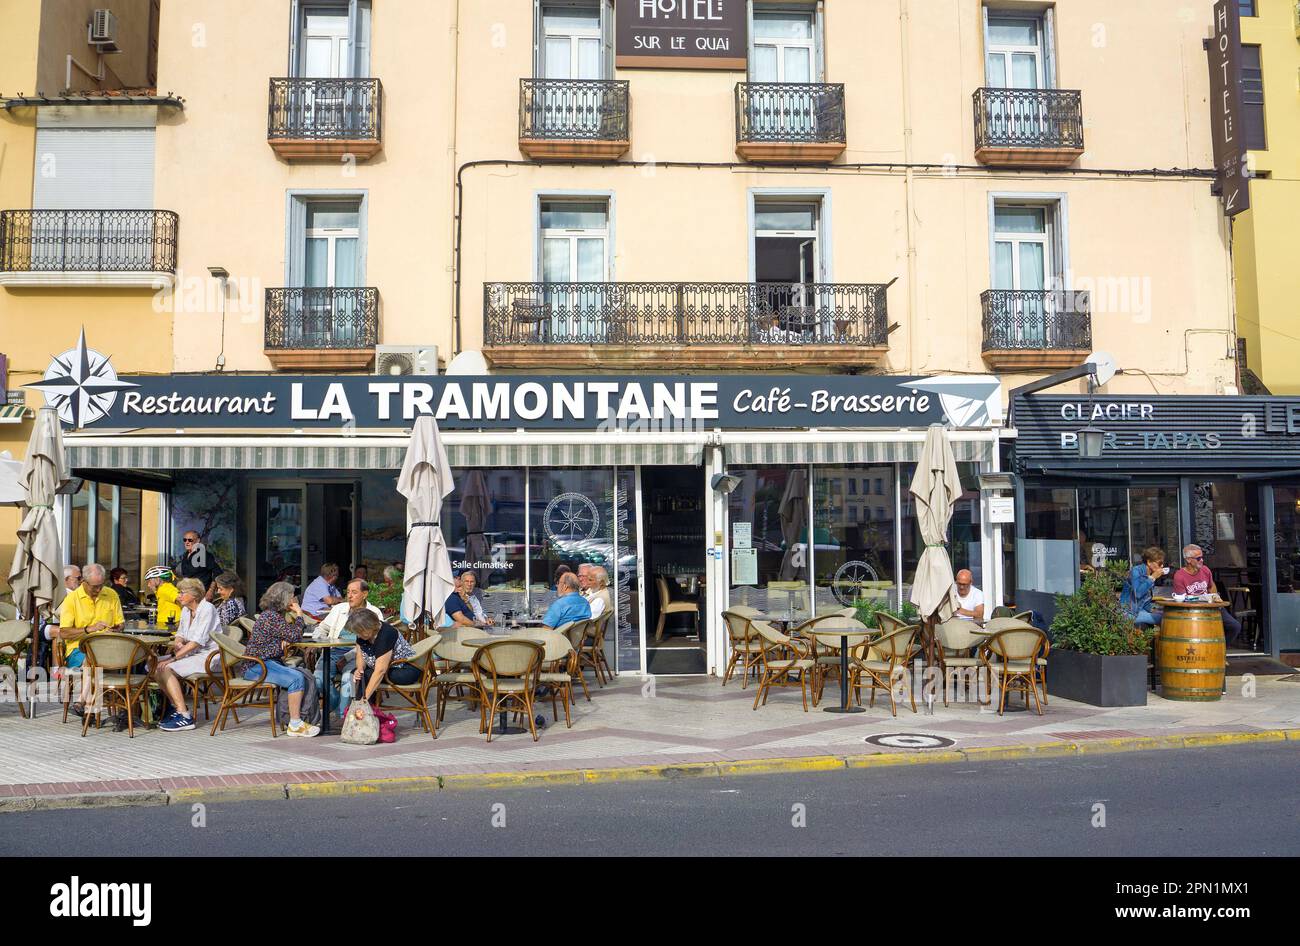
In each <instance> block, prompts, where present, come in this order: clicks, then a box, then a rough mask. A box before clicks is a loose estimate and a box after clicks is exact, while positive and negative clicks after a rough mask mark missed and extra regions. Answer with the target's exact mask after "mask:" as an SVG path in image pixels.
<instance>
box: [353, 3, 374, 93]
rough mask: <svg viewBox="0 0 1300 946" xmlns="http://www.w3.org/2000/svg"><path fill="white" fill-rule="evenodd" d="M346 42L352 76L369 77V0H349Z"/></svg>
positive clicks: (358, 77)
mask: <svg viewBox="0 0 1300 946" xmlns="http://www.w3.org/2000/svg"><path fill="white" fill-rule="evenodd" d="M348 42H349V44H350V45H351V47H352V57H351V58H352V63H351V65H352V76H353V78H357V79H368V78H370V0H349V2H348Z"/></svg>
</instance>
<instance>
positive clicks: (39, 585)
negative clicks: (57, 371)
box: [9, 407, 68, 662]
mask: <svg viewBox="0 0 1300 946" xmlns="http://www.w3.org/2000/svg"><path fill="white" fill-rule="evenodd" d="M18 478H19V484H20V485H21V486H22V488H23V493H24V499H23V502H22V506H23V509H24V512H23V519H22V522H21V523H20V524H19V526H18V534H17V538H18V547H17V549H15V550H14V562H13V565H12V566H11V567H10V569H9V586H10V587H11V588H12V589H13V595H14V604H16V605H17V606H18V607H19V608H20V609H21V610H22V613H23V615H24V616H25V617H27V618H29V619H30V620H31V622H32V648H31V651H30V653H29V657H28V660H29V662H30V661H31V660H32V659H34V657H35V655H36V653H37V646H38V644H39V643H40V638H39V636H38V635H39V634H40V622H41V618H44V619H45V620H47V621H49V620H53V619H54V616H55V615H56V614H57V613H58V608H59V605H60V604H61V603H62V602H63V597H64V594H65V590H64V587H63V552H62V550H61V549H60V548H59V526H58V523H57V522H56V521H55V518H54V495H55V493H56V492H58V490H59V489H60V488H61V487H63V486H64V485H65V484H66V483H67V481H68V464H67V460H66V459H65V457H64V454H63V430H62V428H60V427H59V415H58V413H57V412H56V411H55V410H54V408H52V407H42V408H41V409H40V410H39V411H38V412H37V414H36V423H35V424H33V425H32V437H31V440H30V441H28V444H27V458H26V459H25V460H24V461H23V465H22V469H21V470H20V471H19V474H18Z"/></svg>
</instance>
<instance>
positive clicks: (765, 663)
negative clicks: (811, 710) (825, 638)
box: [750, 621, 817, 713]
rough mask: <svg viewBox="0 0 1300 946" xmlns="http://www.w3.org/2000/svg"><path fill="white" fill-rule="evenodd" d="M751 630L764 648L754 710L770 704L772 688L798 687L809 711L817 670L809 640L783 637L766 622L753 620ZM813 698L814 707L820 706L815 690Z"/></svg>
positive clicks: (786, 635)
mask: <svg viewBox="0 0 1300 946" xmlns="http://www.w3.org/2000/svg"><path fill="white" fill-rule="evenodd" d="M750 627H752V628H753V630H754V632H755V633H756V634H757V635H758V639H759V645H760V650H759V653H758V660H759V675H758V692H757V693H755V694H754V709H758V707H759V704H760V703H762V704H763V705H767V697H768V695H769V693H770V691H771V689H772V687H793V686H796V685H797V686H798V687H799V692H800V695H801V696H802V697H803V711H804V712H805V713H806V712H808V690H809V687H808V684H809V683H811V682H813V676H814V667H816V664H815V663H814V662H813V657H812V645H811V644H809V642H808V641H805V640H800V639H799V638H796V637H790V636H789V635H788V634H782V633H781V632H780V631H778V630H777V629H776V628H774V627H773V626H772V625H771V624H768V623H767V622H766V621H750ZM796 675H797V677H798V679H797V681H796V679H795V677H796ZM812 697H813V706H816V705H817V692H816V689H815V688H814V689H813V693H812Z"/></svg>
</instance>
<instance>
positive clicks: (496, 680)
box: [469, 637, 546, 742]
mask: <svg viewBox="0 0 1300 946" xmlns="http://www.w3.org/2000/svg"><path fill="white" fill-rule="evenodd" d="M545 653H546V651H545V648H543V647H542V645H541V644H538V643H535V642H534V641H528V640H523V639H521V638H517V637H516V638H510V637H507V638H504V639H503V640H499V641H493V642H492V643H490V644H487V645H485V646H483V647H480V648H479V649H478V650H477V651H475V652H474V659H473V660H471V661H470V665H469V666H470V669H471V670H472V671H473V672H474V680H475V682H476V683H477V684H478V688H479V690H480V691H481V692H482V694H483V701H482V703H481V705H480V713H481V714H482V715H483V717H484V719H483V723H484V726H485V727H486V729H487V741H488V742H491V741H492V726H493V723H494V722H495V721H496V714H497V713H505V712H509V710H510V709H511V708H514V709H515V710H516V711H518V712H521V713H523V714H524V715H525V716H526V717H528V729H529V731H530V732H531V733H532V734H533V742H536V741H537V739H538V736H537V723H536V722H535V721H534V719H533V695H534V692H535V690H536V688H537V678H538V676H539V675H540V674H541V669H542V657H543V656H544V655H545Z"/></svg>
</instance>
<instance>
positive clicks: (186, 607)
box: [154, 578, 221, 732]
mask: <svg viewBox="0 0 1300 946" xmlns="http://www.w3.org/2000/svg"><path fill="white" fill-rule="evenodd" d="M176 593H177V598H176V600H177V602H178V603H179V604H180V606H181V626H180V629H179V630H178V631H177V632H176V639H175V640H173V641H172V642H171V645H170V646H171V647H172V648H173V650H174V652H173V653H172V654H171V655H169V656H167V657H163V658H162V659H161V660H159V661H158V663H157V666H156V667H155V668H154V679H155V680H157V681H158V686H159V687H160V688H161V689H162V691H163V692H164V693H166V694H167V699H169V700H170V701H171V704H172V711H171V712H170V713H168V714H167V715H166V716H164V717H163V719H162V722H160V723H159V724H158V728H159V729H160V730H162V731H163V732H181V731H183V730H186V729H193V728H194V718H193V717H192V716H191V715H190V714H189V705H188V704H187V703H186V701H185V694H184V692H183V691H182V690H181V681H182V680H183V679H185V678H186V677H188V676H190V675H191V674H196V673H203V672H204V671H205V670H207V665H208V655H209V654H211V653H212V652H213V651H214V650H216V649H217V642H216V641H214V640H213V639H212V635H213V633H214V632H215V631H219V630H221V624H220V622H219V621H218V620H217V609H216V608H215V607H213V606H212V602H210V601H206V600H204V595H206V594H207V589H206V588H204V587H203V582H201V581H199V580H198V579H197V578H182V579H181V580H180V581H179V582H177V584H176ZM213 663H214V664H215V661H214V662H213Z"/></svg>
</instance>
